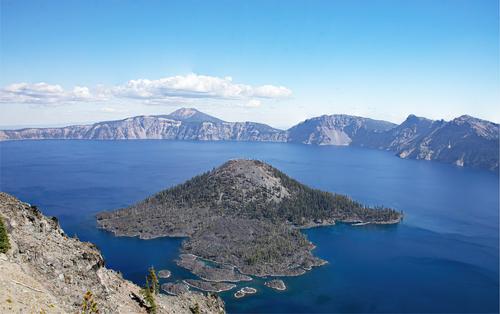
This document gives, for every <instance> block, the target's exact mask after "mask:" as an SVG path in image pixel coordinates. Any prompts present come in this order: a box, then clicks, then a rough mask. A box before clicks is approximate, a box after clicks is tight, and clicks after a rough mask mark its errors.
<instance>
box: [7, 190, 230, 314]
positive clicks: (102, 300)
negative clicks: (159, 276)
mask: <svg viewBox="0 0 500 314" xmlns="http://www.w3.org/2000/svg"><path fill="white" fill-rule="evenodd" d="M0 223H1V226H0V228H2V230H4V231H6V233H3V232H1V233H2V234H3V235H5V234H6V235H7V237H2V239H1V240H2V245H1V247H2V250H0V313H80V312H82V302H83V299H84V296H89V294H87V291H88V292H90V293H91V296H92V300H93V302H95V304H96V305H95V306H96V309H97V310H98V311H99V313H147V310H148V308H147V306H146V303H145V301H144V299H143V297H142V295H141V293H140V291H141V288H140V287H138V286H137V285H135V284H133V283H132V282H130V281H128V280H125V279H123V278H122V276H121V275H120V274H119V273H117V272H115V271H113V270H111V269H108V268H106V267H105V266H104V265H105V262H104V259H103V257H102V255H101V253H100V252H99V250H98V249H97V248H96V246H95V245H94V244H92V243H89V242H81V241H79V240H78V239H75V238H71V237H68V236H67V235H66V234H65V233H64V231H63V230H62V229H61V228H60V227H59V224H58V221H57V219H56V218H49V217H46V216H44V215H43V214H42V213H41V211H40V210H38V209H37V208H36V207H34V206H31V205H29V204H26V203H23V202H21V201H19V200H18V199H16V198H15V197H13V196H10V195H8V194H6V193H2V192H0ZM7 243H8V244H7ZM156 304H157V313H187V314H192V313H194V312H193V310H197V311H198V312H197V313H222V312H224V303H223V302H222V300H221V299H220V298H219V297H217V296H215V295H213V294H209V295H205V294H202V293H195V292H187V293H183V294H182V295H179V296H167V295H161V294H160V295H157V296H156ZM88 313H90V312H88Z"/></svg>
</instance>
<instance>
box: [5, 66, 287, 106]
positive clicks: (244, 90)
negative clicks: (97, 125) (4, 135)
mask: <svg viewBox="0 0 500 314" xmlns="http://www.w3.org/2000/svg"><path fill="white" fill-rule="evenodd" d="M291 95H292V91H291V90H290V89H288V88H286V87H284V86H274V85H262V86H252V85H247V84H237V83H234V82H233V79H232V78H231V77H229V76H228V77H223V78H221V77H216V76H207V75H198V74H188V75H184V76H182V75H177V76H171V77H165V78H161V79H157V80H149V79H138V80H130V81H128V82H127V83H125V84H123V85H118V86H114V87H108V88H107V87H103V86H97V87H96V88H94V89H93V90H90V89H89V88H88V87H85V86H75V87H74V88H73V89H71V90H65V89H64V88H63V87H62V86H61V85H50V84H47V83H44V82H41V83H34V84H31V83H15V84H11V85H8V86H6V87H4V88H2V89H0V103H30V104H65V103H73V102H91V101H99V100H107V99H112V98H115V99H119V98H128V99H136V100H140V101H142V102H143V103H144V104H154V105H162V104H163V105H165V104H167V105H168V104H174V103H177V104H179V103H189V102H193V101H195V100H196V101H198V100H207V99H219V100H244V101H247V106H249V107H258V106H260V105H261V102H260V100H258V99H281V98H286V97H289V96H291Z"/></svg>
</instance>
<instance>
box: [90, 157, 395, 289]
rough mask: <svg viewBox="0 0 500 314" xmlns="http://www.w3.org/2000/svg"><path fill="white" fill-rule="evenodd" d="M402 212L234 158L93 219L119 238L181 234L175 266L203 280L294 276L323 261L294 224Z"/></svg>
mask: <svg viewBox="0 0 500 314" xmlns="http://www.w3.org/2000/svg"><path fill="white" fill-rule="evenodd" d="M401 218H402V214H401V213H400V212H397V211H395V210H393V209H390V208H385V207H377V208H372V207H367V206H364V205H362V204H361V203H358V202H356V201H354V200H352V199H350V198H349V197H347V196H345V195H340V194H334V193H329V192H324V191H320V190H316V189H312V188H309V187H307V186H305V185H303V184H301V183H299V182H298V181H296V180H294V179H292V178H290V177H289V176H287V175H286V174H284V173H283V172H281V171H279V170H277V169H276V168H274V167H272V166H270V165H268V164H266V163H264V162H261V161H257V160H246V159H240V160H230V161H228V162H226V163H224V164H223V165H222V166H220V167H218V168H215V169H213V170H211V171H209V172H206V173H204V174H201V175H198V176H195V177H194V178H192V179H190V180H188V181H186V182H185V183H182V184H179V185H177V186H174V187H172V188H169V189H166V190H163V191H161V192H159V193H157V194H154V195H152V196H150V197H148V198H147V199H145V200H143V201H141V202H139V203H137V204H135V205H132V206H130V207H127V208H122V209H118V210H115V211H111V212H102V213H100V214H98V215H97V222H98V225H99V226H100V227H101V228H103V229H106V230H109V231H111V232H113V233H114V234H115V235H117V236H138V237H140V238H143V239H150V238H155V237H162V236H183V237H187V238H188V239H187V240H186V241H184V242H183V244H182V253H183V254H182V255H181V258H180V260H179V261H178V263H179V265H181V266H183V267H185V268H187V269H189V270H190V271H192V272H193V273H194V274H196V275H198V276H199V277H201V278H202V279H205V280H208V281H237V280H239V279H241V278H244V275H242V274H246V275H255V276H268V275H273V276H292V275H300V274H303V273H305V272H306V271H307V270H310V269H311V268H312V267H314V266H319V265H322V264H324V263H325V261H323V260H321V259H319V258H317V257H315V256H314V255H313V254H312V252H311V251H312V250H313V248H314V245H313V244H312V243H311V242H309V241H308V240H307V238H306V237H305V236H304V234H303V233H301V232H300V230H299V229H300V228H308V227H314V226H319V225H333V224H335V222H348V223H373V224H391V223H398V222H399V221H400V220H401ZM206 261H210V263H207V262H206ZM213 263H215V264H216V265H218V266H211V265H213ZM209 264H210V265H209ZM237 272H238V273H237ZM235 278H236V279H235Z"/></svg>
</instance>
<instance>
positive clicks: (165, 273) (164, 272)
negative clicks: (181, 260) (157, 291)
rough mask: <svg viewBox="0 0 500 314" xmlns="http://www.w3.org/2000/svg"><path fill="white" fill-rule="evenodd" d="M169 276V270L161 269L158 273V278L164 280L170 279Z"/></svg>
mask: <svg viewBox="0 0 500 314" xmlns="http://www.w3.org/2000/svg"><path fill="white" fill-rule="evenodd" d="M171 274H172V273H171V272H170V270H166V269H162V270H160V271H159V272H158V277H160V278H163V279H166V278H170V275H171Z"/></svg>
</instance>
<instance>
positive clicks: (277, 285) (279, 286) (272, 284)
mask: <svg viewBox="0 0 500 314" xmlns="http://www.w3.org/2000/svg"><path fill="white" fill-rule="evenodd" d="M264 285H265V286H266V287H269V288H272V289H274V290H278V291H284V290H286V285H285V283H284V282H283V280H281V279H273V280H270V281H266V282H265V283H264Z"/></svg>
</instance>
